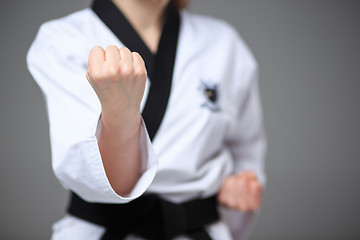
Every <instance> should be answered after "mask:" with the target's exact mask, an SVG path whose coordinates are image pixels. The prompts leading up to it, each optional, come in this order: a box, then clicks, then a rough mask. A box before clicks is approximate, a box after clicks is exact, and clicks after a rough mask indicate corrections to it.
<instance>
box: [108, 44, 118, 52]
mask: <svg viewBox="0 0 360 240" xmlns="http://www.w3.org/2000/svg"><path fill="white" fill-rule="evenodd" d="M114 50H116V51H117V50H118V48H117V47H116V46H115V45H109V46H107V48H106V51H114Z"/></svg>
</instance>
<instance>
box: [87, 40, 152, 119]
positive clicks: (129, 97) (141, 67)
mask: <svg viewBox="0 0 360 240" xmlns="http://www.w3.org/2000/svg"><path fill="white" fill-rule="evenodd" d="M146 74H147V73H146V69H145V64H144V61H143V59H142V58H141V56H140V55H139V54H138V53H136V52H130V50H129V49H128V48H125V47H122V48H120V49H119V48H117V47H116V46H109V47H107V48H106V50H104V49H103V48H101V47H94V48H93V49H92V50H91V52H90V55H89V65H88V69H87V75H86V76H87V79H88V81H89V82H90V84H91V86H92V87H93V89H94V90H95V92H96V94H97V96H98V98H99V100H100V102H101V106H102V114H103V115H104V114H107V113H111V114H109V115H112V116H114V117H116V116H122V117H124V116H127V114H132V115H134V114H135V115H138V116H140V103H141V100H142V96H143V94H144V89H145V82H146Z"/></svg>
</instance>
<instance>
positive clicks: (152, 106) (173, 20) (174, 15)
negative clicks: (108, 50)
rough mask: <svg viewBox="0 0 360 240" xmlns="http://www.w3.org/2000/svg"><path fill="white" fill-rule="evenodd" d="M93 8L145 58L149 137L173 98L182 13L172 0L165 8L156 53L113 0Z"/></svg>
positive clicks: (96, 0)
mask: <svg viewBox="0 0 360 240" xmlns="http://www.w3.org/2000/svg"><path fill="white" fill-rule="evenodd" d="M92 10H93V11H94V12H95V13H96V14H97V15H98V17H99V18H100V19H101V20H102V21H103V22H104V23H105V24H106V25H107V27H108V28H109V29H110V30H111V31H112V32H113V33H114V34H115V35H116V36H117V38H118V39H119V40H120V41H121V42H122V43H123V44H124V45H125V46H126V47H128V48H129V49H130V50H131V51H133V52H138V53H139V54H140V55H141V57H142V58H143V59H144V61H145V65H146V70H147V72H148V76H149V79H150V81H151V86H150V90H149V93H148V96H147V101H146V104H145V107H144V109H143V112H142V116H143V118H144V121H145V123H146V127H147V131H148V134H149V137H150V139H153V138H154V137H155V134H156V132H157V130H158V129H159V127H160V124H161V122H162V119H163V117H164V115H165V111H166V107H167V103H168V100H169V97H170V91H171V82H172V75H173V70H174V64H175V56H176V49H177V42H178V36H179V29H180V14H179V12H178V9H177V8H176V6H175V4H174V3H173V0H170V2H169V5H168V6H167V8H166V9H165V21H164V24H163V29H162V32H161V37H160V40H159V45H158V50H157V53H156V54H153V53H152V52H151V51H150V49H149V48H148V47H147V46H146V44H145V43H144V41H143V40H142V39H141V37H140V36H139V35H138V34H137V32H136V31H135V29H134V28H133V27H132V26H131V24H130V23H129V21H128V20H127V19H126V17H125V16H124V15H123V14H122V13H121V11H120V10H119V9H118V8H117V7H116V6H115V4H114V3H113V2H112V1H111V0H94V1H93V4H92Z"/></svg>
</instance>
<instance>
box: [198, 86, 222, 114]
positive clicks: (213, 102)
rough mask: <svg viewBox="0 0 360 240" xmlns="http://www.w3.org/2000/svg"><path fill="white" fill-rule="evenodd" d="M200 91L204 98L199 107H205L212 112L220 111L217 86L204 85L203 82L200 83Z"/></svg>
mask: <svg viewBox="0 0 360 240" xmlns="http://www.w3.org/2000/svg"><path fill="white" fill-rule="evenodd" d="M200 90H201V92H202V93H203V96H204V97H205V102H204V103H203V104H201V107H206V108H208V109H210V110H211V111H213V112H218V111H220V110H221V109H220V107H219V105H218V99H219V93H218V85H217V84H216V83H206V82H204V81H201V83H200Z"/></svg>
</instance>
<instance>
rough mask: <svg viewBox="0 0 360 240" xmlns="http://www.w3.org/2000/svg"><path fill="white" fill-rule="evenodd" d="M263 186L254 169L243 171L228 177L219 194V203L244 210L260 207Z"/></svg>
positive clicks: (253, 209)
mask: <svg viewBox="0 0 360 240" xmlns="http://www.w3.org/2000/svg"><path fill="white" fill-rule="evenodd" d="M261 197H262V186H261V184H260V182H259V180H258V179H257V177H256V175H255V173H254V172H252V171H243V172H240V173H238V174H237V175H232V176H229V177H227V178H226V179H225V180H224V182H223V184H222V186H221V188H220V191H219V194H218V201H219V203H221V204H223V205H225V206H227V207H229V208H233V209H237V210H240V211H242V212H248V211H256V210H258V209H259V207H260V203H261Z"/></svg>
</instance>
